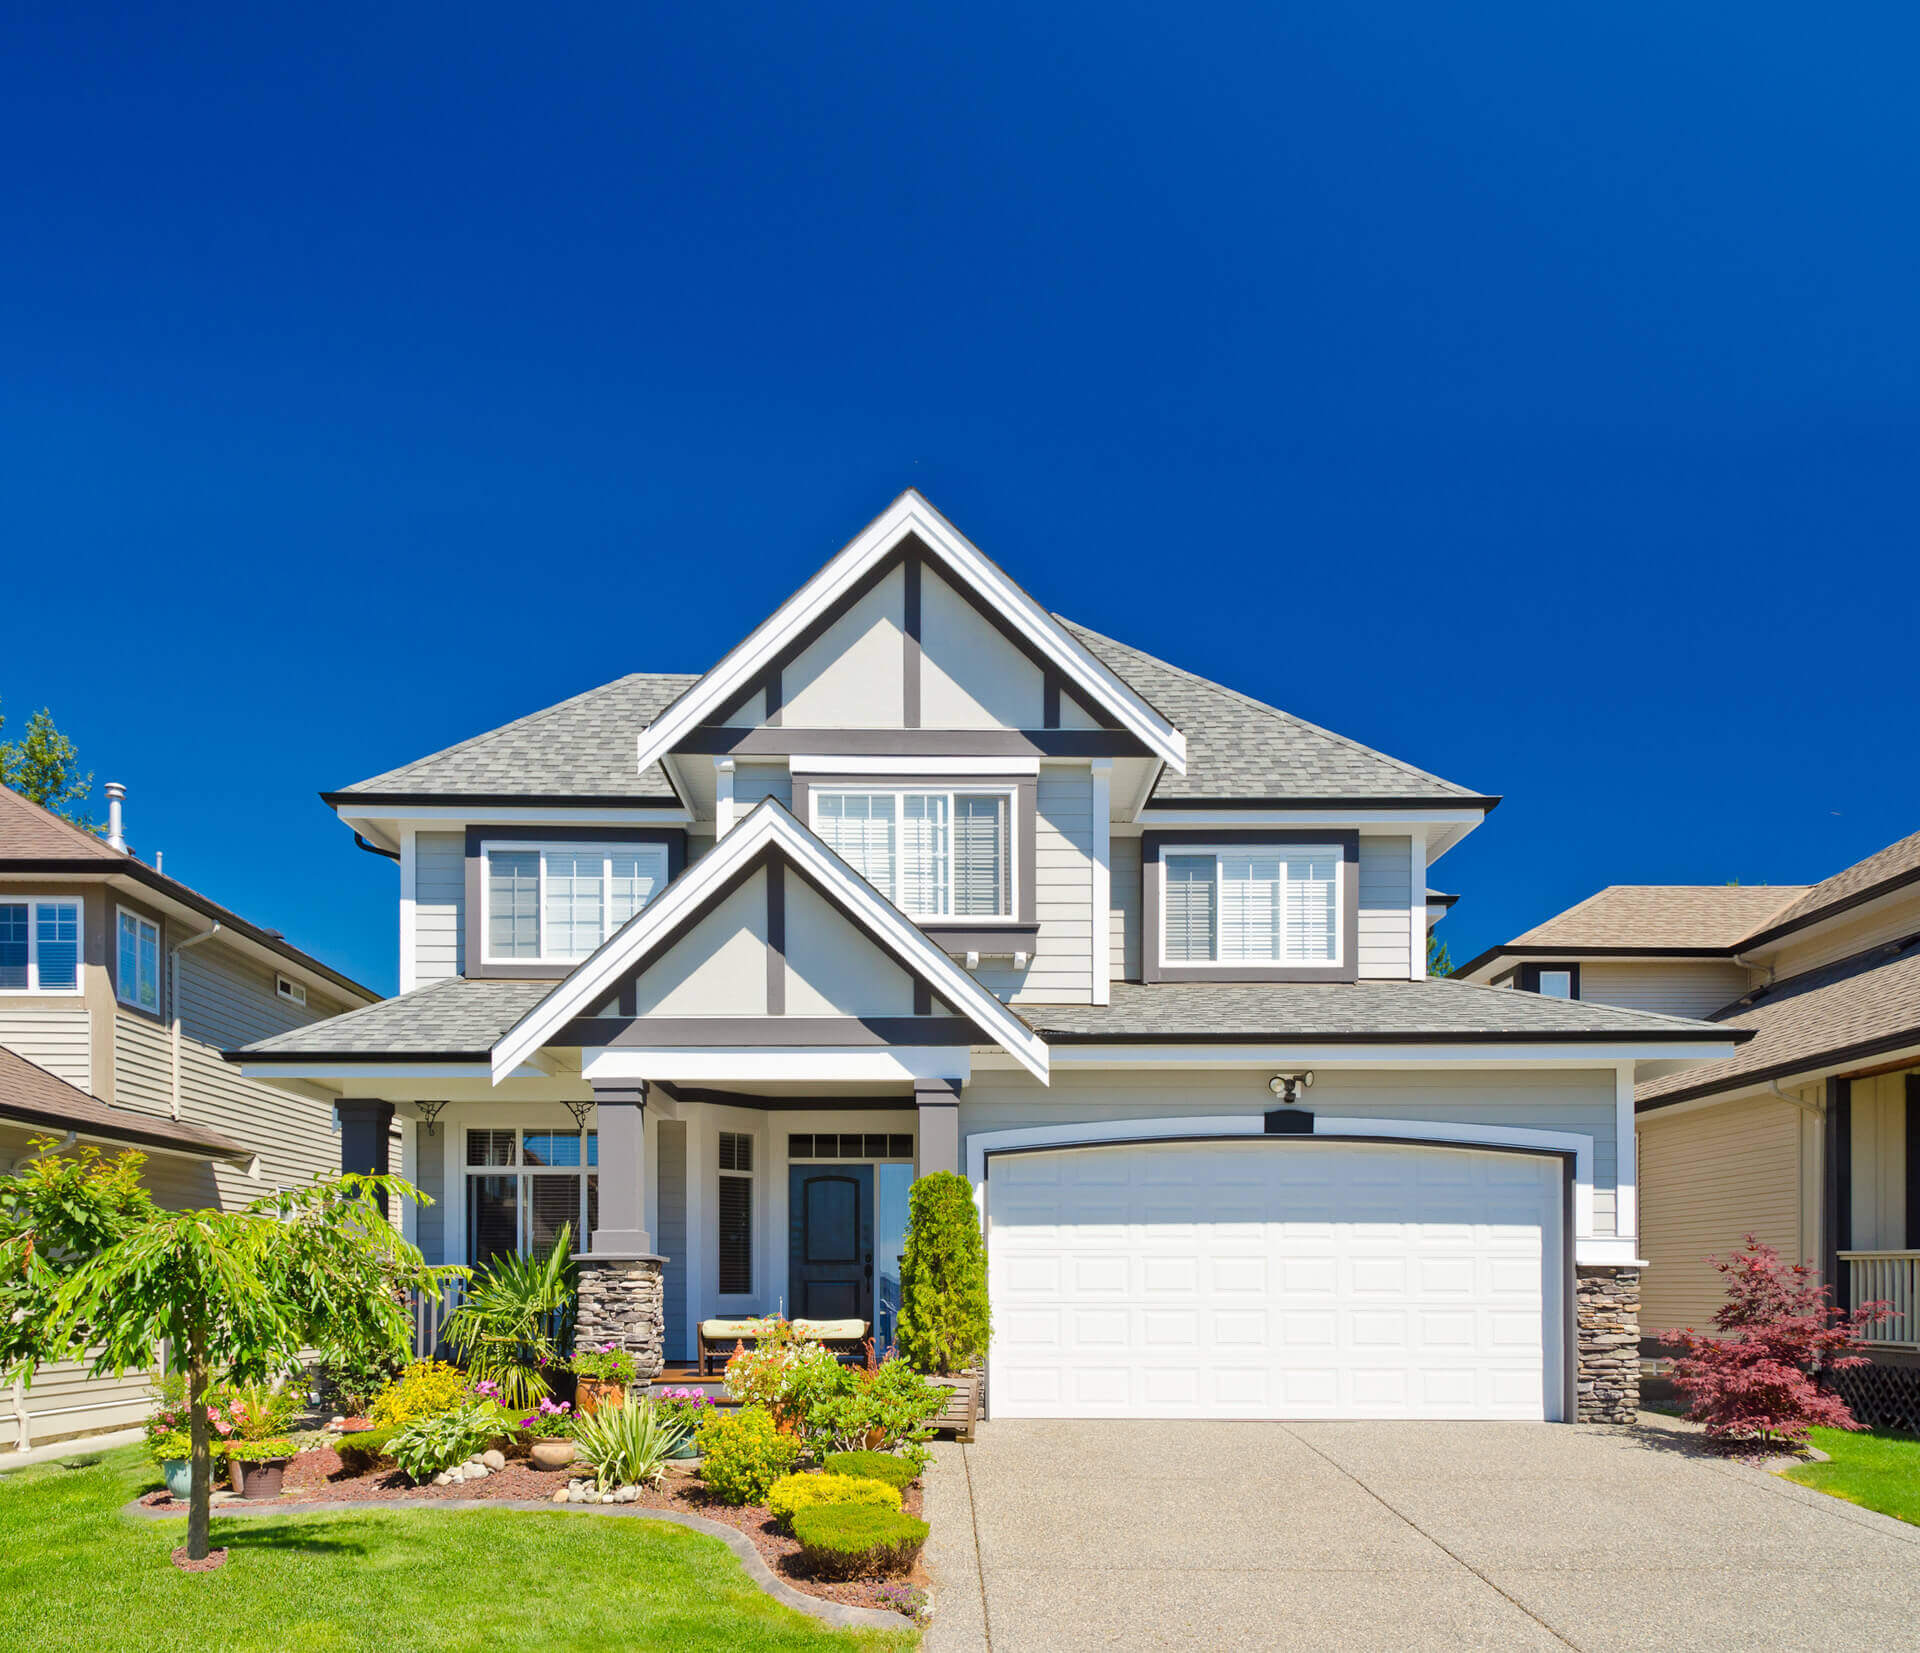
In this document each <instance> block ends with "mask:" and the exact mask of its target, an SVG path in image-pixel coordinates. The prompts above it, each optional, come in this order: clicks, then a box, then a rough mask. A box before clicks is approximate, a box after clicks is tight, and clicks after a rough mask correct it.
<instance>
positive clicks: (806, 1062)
mask: <svg viewBox="0 0 1920 1653" xmlns="http://www.w3.org/2000/svg"><path fill="white" fill-rule="evenodd" d="M582 1054H583V1055H584V1056H585V1057H586V1060H585V1061H584V1062H583V1063H582V1064H581V1068H580V1071H581V1073H582V1074H583V1075H584V1076H585V1077H586V1078H587V1079H589V1080H598V1081H600V1082H602V1083H605V1082H607V1081H609V1080H616V1081H621V1082H625V1083H632V1082H633V1081H635V1080H642V1079H646V1080H652V1079H665V1080H667V1081H668V1082H669V1083H681V1084H740V1085H746V1084H768V1083H771V1082H776V1081H783V1080H793V1081H802V1080H804V1081H807V1082H810V1083H818V1084H868V1083H877V1082H892V1081H898V1080H911V1079H953V1080H958V1081H959V1082H960V1083H961V1084H965V1083H966V1082H967V1080H968V1079H969V1078H971V1077H972V1067H971V1064H970V1062H969V1059H968V1052H967V1051H966V1050H965V1048H963V1047H956V1046H952V1045H890V1046H888V1047H886V1048H885V1049H882V1050H855V1049H852V1048H850V1047H849V1048H847V1049H842V1050H835V1049H832V1048H826V1049H822V1048H821V1047H820V1046H818V1045H811V1046H808V1045H791V1046H782V1045H763V1046H760V1047H758V1048H755V1049H752V1050H743V1049H741V1048H740V1047H739V1046H737V1045H733V1046H727V1045H715V1046H713V1047H711V1048H702V1047H700V1046H697V1045H692V1046H689V1045H675V1046H661V1047H659V1048H658V1049H647V1048H645V1047H636V1046H630V1045H622V1046H620V1047H618V1048H617V1049H615V1048H605V1049H596V1050H589V1051H585V1052H583V1053H582ZM904 1105H905V1104H903V1106H904Z"/></svg>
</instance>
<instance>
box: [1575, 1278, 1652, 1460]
mask: <svg viewBox="0 0 1920 1653" xmlns="http://www.w3.org/2000/svg"><path fill="white" fill-rule="evenodd" d="M1574 1275H1575V1298H1576V1327H1577V1331H1578V1337H1579V1370H1578V1373H1577V1377H1576V1383H1575V1387H1576V1393H1577V1396H1578V1400H1579V1412H1578V1418H1579V1421H1580V1422H1581V1423H1632V1422H1633V1420H1634V1414H1635V1413H1636V1412H1637V1411H1638V1410H1639V1407H1640V1271H1639V1270H1638V1269H1637V1268H1610V1267H1596V1266H1591V1265H1582V1266H1576V1267H1575V1269H1574Z"/></svg>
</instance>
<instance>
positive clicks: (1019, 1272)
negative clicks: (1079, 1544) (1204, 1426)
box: [987, 1137, 1563, 1419]
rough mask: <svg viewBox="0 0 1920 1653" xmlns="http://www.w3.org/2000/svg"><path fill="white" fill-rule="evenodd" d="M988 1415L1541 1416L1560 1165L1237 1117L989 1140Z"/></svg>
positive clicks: (1555, 1285) (1552, 1361)
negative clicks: (1305, 1134) (1005, 1142)
mask: <svg viewBox="0 0 1920 1653" xmlns="http://www.w3.org/2000/svg"><path fill="white" fill-rule="evenodd" d="M989 1164H990V1169H989V1173H988V1177H987V1207H988V1228H987V1243H988V1265H989V1285H990V1292H991V1299H992V1305H993V1346H992V1351H991V1355H990V1366H989V1370H988V1388H987V1394H988V1404H989V1407H990V1409H991V1414H992V1415H993V1416H994V1417H1000V1418H1067V1417H1072V1418H1214V1417H1243V1418H1536V1419H1537V1418H1550V1419H1552V1418H1558V1417H1559V1416H1560V1415H1561V1412H1562V1409H1563V1408H1562V1401H1561V1394H1560V1384H1559V1382H1558V1380H1557V1377H1556V1379H1555V1381H1552V1382H1549V1381H1548V1380H1547V1374H1548V1373H1550V1372H1551V1373H1555V1374H1557V1373H1558V1372H1559V1371H1560V1369H1561V1365H1560V1361H1561V1356H1560V1349H1561V1343H1562V1333H1561V1330H1560V1319H1559V1317H1560V1314H1561V1286H1560V1279H1561V1270H1562V1266H1563V1260H1562V1256H1561V1247H1560V1235H1561V1229H1562V1221H1561V1193H1560V1189H1561V1168H1560V1162H1559V1161H1558V1160H1557V1159H1548V1158H1542V1157H1539V1156H1534V1155H1525V1154H1500V1153H1490V1152H1484V1151H1476V1150H1468V1149H1461V1148H1434V1147H1426V1146H1413V1145H1410V1146H1402V1145H1400V1144H1397V1143H1396V1144H1386V1143H1362V1142H1332V1141H1319V1142H1316V1141H1312V1140H1309V1139H1302V1138H1298V1137H1291V1138H1273V1137H1251V1138H1244V1139H1239V1140H1234V1141H1227V1142H1166V1143H1141V1144H1137V1145H1136V1144H1130V1145H1126V1146H1118V1147H1099V1148H1066V1149H1059V1150H1049V1151H1047V1152H1041V1153H1021V1154H1004V1155H998V1156H996V1157H994V1158H993V1159H992V1160H991V1161H990V1162H989Z"/></svg>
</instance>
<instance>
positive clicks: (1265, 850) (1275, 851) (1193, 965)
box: [1155, 842, 1354, 974]
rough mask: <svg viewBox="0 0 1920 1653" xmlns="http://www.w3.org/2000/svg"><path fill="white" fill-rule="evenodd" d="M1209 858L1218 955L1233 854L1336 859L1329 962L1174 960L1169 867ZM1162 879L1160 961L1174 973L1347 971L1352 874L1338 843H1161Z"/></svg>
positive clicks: (1282, 931) (1284, 959)
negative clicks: (1346, 916)
mask: <svg viewBox="0 0 1920 1653" xmlns="http://www.w3.org/2000/svg"><path fill="white" fill-rule="evenodd" d="M1197 855H1211V856H1212V857H1213V945H1214V948H1215V950H1216V951H1217V950H1218V948H1219V946H1220V914H1221V912H1222V910H1223V906H1222V901H1221V876H1220V863H1221V862H1222V861H1223V860H1224V859H1225V858H1226V857H1227V856H1229V855H1244V856H1260V855H1277V856H1278V857H1279V858H1280V860H1281V861H1283V862H1284V861H1286V860H1287V859H1288V858H1289V857H1291V856H1298V855H1328V856H1331V857H1332V858H1333V956H1332V957H1331V958H1314V959H1293V958H1287V957H1285V956H1284V955H1282V956H1281V957H1279V958H1271V959H1219V958H1214V959H1176V958H1174V957H1173V956H1172V954H1170V953H1169V952H1168V951H1167V909H1168V906H1169V905H1170V903H1169V901H1168V899H1167V873H1168V866H1167V863H1168V862H1169V861H1171V860H1173V859H1174V858H1175V857H1185V856H1197ZM1155 876H1156V877H1158V878H1159V880H1160V935H1159V946H1160V960H1161V963H1162V964H1163V965H1165V966H1168V967H1170V968H1172V969H1176V970H1219V971H1222V972H1225V973H1227V974H1231V973H1232V972H1234V971H1236V970H1248V969H1265V970H1344V969H1345V968H1346V965H1347V935H1346V925H1345V924H1344V923H1343V922H1342V920H1341V915H1342V914H1343V913H1345V911H1346V910H1347V909H1346V898H1347V883H1346V881H1347V879H1349V878H1350V877H1352V876H1354V874H1353V872H1352V871H1350V870H1349V868H1348V864H1347V860H1346V852H1345V851H1344V850H1343V849H1342V848H1341V846H1340V845H1339V844H1338V843H1334V842H1328V843H1325V844H1162V845H1161V846H1160V866H1159V869H1158V871H1157V873H1156V874H1155ZM1285 935H1286V920H1285V914H1284V912H1283V913H1282V915H1281V936H1282V939H1283V940H1284V938H1285Z"/></svg>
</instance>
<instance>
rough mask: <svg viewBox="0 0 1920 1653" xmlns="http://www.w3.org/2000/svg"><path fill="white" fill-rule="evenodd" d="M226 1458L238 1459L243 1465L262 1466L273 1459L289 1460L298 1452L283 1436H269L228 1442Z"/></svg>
mask: <svg viewBox="0 0 1920 1653" xmlns="http://www.w3.org/2000/svg"><path fill="white" fill-rule="evenodd" d="M226 1446H227V1456H228V1457H229V1458H238V1459H239V1460H240V1461H241V1462H242V1463H243V1464H264V1463H266V1462H268V1461H269V1460H271V1459H274V1458H291V1457H292V1456H293V1455H294V1453H295V1451H296V1450H298V1449H297V1448H296V1447H295V1445H294V1443H293V1442H292V1441H291V1440H289V1439H288V1438H287V1437H286V1436H284V1435H270V1436H267V1437H265V1438H264V1439H259V1438H249V1439H247V1440H244V1441H228V1442H227V1443H226Z"/></svg>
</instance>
